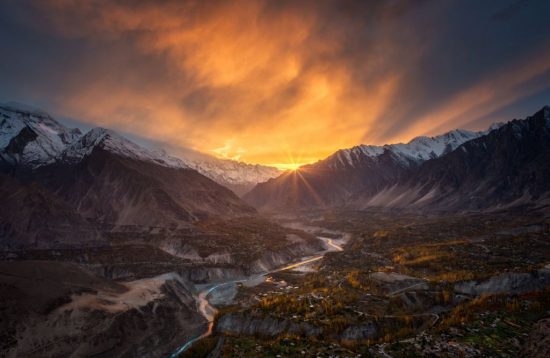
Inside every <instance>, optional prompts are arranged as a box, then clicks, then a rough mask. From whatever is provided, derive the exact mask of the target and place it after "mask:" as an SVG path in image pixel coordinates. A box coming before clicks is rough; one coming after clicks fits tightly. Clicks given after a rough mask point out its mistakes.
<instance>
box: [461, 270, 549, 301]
mask: <svg viewBox="0 0 550 358" xmlns="http://www.w3.org/2000/svg"><path fill="white" fill-rule="evenodd" d="M547 287H550V269H549V268H543V269H540V270H536V271H533V272H530V273H523V272H507V273H503V274H501V275H498V276H494V277H491V278H490V279H488V280H485V281H481V282H478V281H466V282H461V283H457V284H456V285H455V287H454V291H455V292H456V293H459V294H465V295H470V296H481V295H493V294H500V293H508V294H518V293H524V292H531V291H540V290H542V289H544V288H547Z"/></svg>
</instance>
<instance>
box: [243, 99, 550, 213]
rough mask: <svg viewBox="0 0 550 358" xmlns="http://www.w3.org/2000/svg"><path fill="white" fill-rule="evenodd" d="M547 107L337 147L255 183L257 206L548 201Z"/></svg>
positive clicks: (453, 206) (452, 206)
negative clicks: (473, 125)
mask: <svg viewBox="0 0 550 358" xmlns="http://www.w3.org/2000/svg"><path fill="white" fill-rule="evenodd" d="M549 124H550V108H549V107H548V106H547V107H544V108H543V109H542V110H540V111H539V112H537V113H536V114H535V115H533V116H531V117H528V118H527V119H524V120H513V121H511V122H508V123H504V124H503V123H497V124H495V125H492V126H491V127H490V128H489V129H488V130H486V131H483V132H469V131H464V130H454V131H451V132H449V133H445V134H443V135H440V136H436V137H418V138H415V139H413V140H411V141H410V142H409V143H406V144H403V143H399V144H388V145H384V146H369V145H360V146H357V147H353V148H350V149H343V150H339V151H338V152H336V153H334V154H333V155H331V156H329V157H328V158H326V159H324V160H321V161H319V162H317V163H315V164H310V165H305V166H303V167H301V168H300V170H299V171H298V172H287V173H284V174H282V175H281V176H279V177H277V178H275V179H273V180H270V181H268V182H266V183H262V184H258V185H257V186H256V187H255V188H254V189H253V190H252V191H250V192H249V193H248V194H247V195H245V196H244V199H245V200H246V201H247V202H249V203H250V204H252V205H254V206H255V207H256V208H258V209H264V210H285V211H286V210H302V209H309V208H327V207H346V208H350V207H351V208H355V209H356V208H362V209H363V208H367V207H391V208H393V207H398V208H412V207H415V208H416V207H418V208H433V209H440V210H462V209H472V208H473V209H477V208H487V207H489V206H490V205H493V206H494V207H498V205H508V204H509V203H512V202H514V201H517V203H519V202H520V201H519V200H520V199H521V200H522V203H529V202H534V201H538V202H542V200H548V201H549V202H550V185H549V184H547V182H548V180H547V178H548V177H549V176H550V166H548V163H550V147H549V146H550V131H549Z"/></svg>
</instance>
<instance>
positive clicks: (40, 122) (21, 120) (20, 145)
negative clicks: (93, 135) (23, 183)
mask: <svg viewBox="0 0 550 358" xmlns="http://www.w3.org/2000/svg"><path fill="white" fill-rule="evenodd" d="M80 135H81V133H80V130H78V129H71V128H67V127H65V126H64V125H62V124H60V123H59V122H57V121H56V120H55V119H53V118H52V117H51V116H50V115H49V114H48V113H46V112H44V111H42V110H38V109H36V108H33V107H30V106H24V105H21V104H14V103H11V102H10V103H7V104H0V151H2V157H3V158H4V159H5V160H7V161H8V162H12V163H21V164H23V165H28V166H30V167H38V166H41V165H44V164H47V163H49V162H51V161H53V160H54V158H56V157H57V156H58V155H59V154H60V153H61V152H62V151H63V150H64V149H65V147H66V146H67V145H68V144H70V143H72V142H73V141H75V140H76V139H77V138H79V137H80Z"/></svg>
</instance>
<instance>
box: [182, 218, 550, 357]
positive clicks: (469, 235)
mask: <svg viewBox="0 0 550 358" xmlns="http://www.w3.org/2000/svg"><path fill="white" fill-rule="evenodd" d="M369 214H370V215H368V214H367V215H365V213H363V212H361V213H358V212H356V213H353V212H346V213H337V212H329V213H327V212H325V213H317V214H316V215H313V216H311V217H309V218H304V217H302V218H301V222H302V223H307V225H308V226H317V227H322V228H324V230H327V231H328V232H332V233H334V232H337V230H342V229H343V228H347V229H348V230H350V233H351V240H350V241H349V243H348V244H346V245H345V246H344V250H343V251H342V252H340V251H336V250H335V251H333V252H330V253H327V254H326V255H325V256H324V257H323V259H321V260H319V261H316V262H315V263H314V266H315V270H312V271H309V272H303V271H302V270H288V271H279V272H274V273H271V274H270V275H269V280H267V281H266V282H263V283H260V284H257V285H254V286H253V287H247V285H242V286H239V288H238V292H236V293H234V295H235V301H234V303H231V304H227V301H217V302H216V303H215V304H213V305H214V306H215V307H216V309H217V310H218V314H217V316H216V318H215V320H214V327H213V333H212V336H209V337H208V338H204V339H203V340H200V341H198V342H196V343H195V344H193V345H192V346H191V347H189V350H188V351H186V352H187V353H185V352H184V353H183V354H182V356H184V357H187V356H189V357H196V356H207V355H208V353H209V352H211V351H214V350H215V351H216V352H218V354H219V355H220V356H224V357H226V356H227V357H238V356H252V355H260V356H268V357H269V356H273V357H276V356H283V357H284V356H306V357H309V356H313V357H316V356H326V357H329V356H335V355H338V356H341V357H356V356H380V357H388V356H392V357H405V356H407V357H409V356H424V355H429V354H435V355H445V356H451V357H454V356H456V357H463V356H466V357H484V356H510V357H513V356H517V355H518V354H520V353H521V352H525V351H526V350H529V349H533V348H532V347H531V346H530V344H529V340H528V339H527V338H528V337H529V335H532V334H536V333H535V332H536V329H537V328H536V327H537V325H540V324H542V323H538V322H539V321H540V322H544V320H543V319H544V317H546V316H547V314H548V312H549V309H550V306H549V304H550V302H549V301H548V299H547V298H548V293H549V292H548V289H549V287H550V266H548V264H549V262H548V257H549V255H550V230H549V227H548V223H549V221H548V220H549V218H548V216H546V215H545V214H542V213H532V214H533V216H523V217H522V216H521V215H518V216H514V218H513V219H512V217H510V216H509V214H508V213H494V214H476V215H475V216H474V215H449V216H445V217H429V216H421V215H416V214H411V213H395V212H394V213H388V212H371V213H369ZM304 220H305V221H304ZM494 225H498V226H499V227H500V229H501V230H500V231H499V232H498V233H496V234H495V233H494V229H495V227H494ZM319 230H321V229H319ZM382 237H383V238H385V240H383V241H382V240H381V238H382ZM434 238H435V240H434ZM459 238H460V239H459ZM527 242H529V244H526V243H527ZM381 244H382V245H381ZM409 245H412V246H413V247H419V251H417V252H416V253H412V254H411V255H410V256H408V257H407V258H406V259H404V258H402V255H403V254H402V252H403V251H405V250H407V249H410V247H411V246H409ZM464 245H472V246H473V247H476V248H477V249H472V248H465V247H464ZM477 245H483V246H482V247H485V248H486V249H483V248H481V247H478V246H477ZM510 253H513V255H510ZM365 257H368V258H369V259H368V260H366V259H365ZM214 292H215V291H214ZM213 301H215V299H214V300H213ZM510 337H514V340H512V341H510ZM539 348H540V347H539ZM541 349H542V351H539V353H538V354H542V355H541V356H544V354H545V353H544V352H546V351H545V350H544V349H543V348H541ZM201 354H202V355H201Z"/></svg>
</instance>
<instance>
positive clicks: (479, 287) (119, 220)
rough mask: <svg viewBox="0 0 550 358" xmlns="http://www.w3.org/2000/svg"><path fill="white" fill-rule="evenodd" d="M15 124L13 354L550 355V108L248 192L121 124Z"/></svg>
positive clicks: (6, 153)
mask: <svg viewBox="0 0 550 358" xmlns="http://www.w3.org/2000/svg"><path fill="white" fill-rule="evenodd" d="M0 115H1V116H2V122H0V139H2V145H3V147H2V148H1V150H0V184H1V185H0V194H2V199H3V200H2V205H1V206H0V214H1V215H0V243H1V244H2V247H1V248H2V249H1V250H0V288H2V289H1V290H0V318H1V326H0V334H1V338H2V342H3V343H2V346H1V347H0V353H1V354H2V355H3V356H6V357H19V356H25V357H43V356H52V357H53V356H56V357H57V356H101V357H134V356H147V357H168V356H170V357H205V358H206V357H209V358H215V357H249V356H254V357H256V356H259V357H283V356H289V357H295V356H305V357H335V356H338V357H358V356H361V357H385V358H387V357H411V356H445V357H457V358H458V357H486V356H499V357H515V356H518V355H520V356H529V357H546V356H547V355H548V353H549V352H548V349H547V347H548V346H547V345H542V344H539V343H538V342H539V341H540V337H545V335H547V333H548V331H547V327H548V322H547V321H548V319H547V317H548V315H549V314H550V302H549V301H548V297H549V293H550V292H549V289H550V210H549V204H548V203H549V201H548V200H549V195H550V187H549V186H548V181H547V180H545V179H546V178H547V176H548V168H549V167H548V165H547V163H548V161H547V159H548V158H549V155H550V147H549V143H550V107H548V106H546V107H544V108H542V109H541V110H540V111H538V112H536V113H535V114H534V115H533V116H530V117H527V118H526V119H524V120H514V121H511V122H508V123H502V124H499V125H495V126H491V127H490V128H489V129H488V130H487V131H481V132H468V131H460V130H456V131H451V132H448V133H446V134H443V135H440V136H436V137H418V138H415V139H413V140H411V141H410V142H409V143H406V144H402V143H400V144H392V145H385V146H367V145H362V146H358V147H354V148H350V149H343V150H341V151H338V152H337V153H335V154H333V155H332V156H329V157H328V158H326V159H324V160H322V161H319V162H317V163H315V164H311V165H306V166H304V167H302V168H299V169H298V170H296V171H287V172H284V173H282V174H281V175H279V176H277V177H276V178H272V179H268V180H267V181H265V182H259V183H255V186H254V188H253V189H252V190H250V191H249V192H248V193H247V194H246V195H244V196H242V197H239V196H238V195H236V194H235V192H233V191H231V190H230V189H229V187H226V186H224V185H222V182H223V181H220V182H216V181H214V180H212V179H211V177H215V176H214V175H213V174H212V175H208V176H207V175H203V171H202V170H203V169H201V170H199V169H198V168H197V167H192V166H190V165H189V161H188V160H187V161H186V160H182V159H179V158H176V157H171V156H169V155H168V154H166V153H165V152H163V151H157V150H153V149H151V148H146V147H143V146H141V145H138V144H136V143H134V142H133V141H130V140H129V139H127V138H125V137H123V136H122V135H120V134H118V133H116V132H115V131H112V130H109V129H105V128H94V129H91V130H90V131H88V132H87V133H85V134H82V133H80V132H79V131H77V130H72V129H69V128H66V127H64V126H63V125H61V124H60V123H58V122H57V121H56V120H55V119H53V118H52V117H50V116H49V115H48V114H47V113H43V112H40V111H32V110H27V109H22V108H13V107H10V106H0ZM209 163H210V164H212V163H214V162H209ZM195 164H196V163H195ZM214 164H215V163H214ZM214 164H212V165H214ZM193 168H195V169H193ZM224 168H225V169H224ZM227 168H229V169H227ZM235 168H240V169H243V168H245V169H243V170H247V171H248V170H250V177H249V178H257V179H258V180H260V178H264V179H266V178H265V177H263V176H262V175H260V174H261V173H260V172H263V169H262V168H259V167H253V166H252V167H247V166H244V167H243V166H241V165H239V164H237V163H229V164H228V162H225V164H224V165H222V166H219V167H216V170H214V171H215V172H216V173H218V174H219V172H218V171H222V172H223V171H224V170H226V169H227V170H230V173H227V175H233V174H234V173H233V171H234V170H235ZM267 172H270V171H267ZM267 172H266V173H267ZM231 173H233V174H231ZM218 174H216V175H218ZM222 174H223V173H222ZM271 174H273V172H272V171H271ZM271 174H269V175H271ZM234 178H235V177H234ZM224 180H225V179H224ZM241 184H243V185H244V186H245V187H247V186H248V187H249V186H250V185H251V184H250V182H247V183H241ZM241 187H242V186H241Z"/></svg>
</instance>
